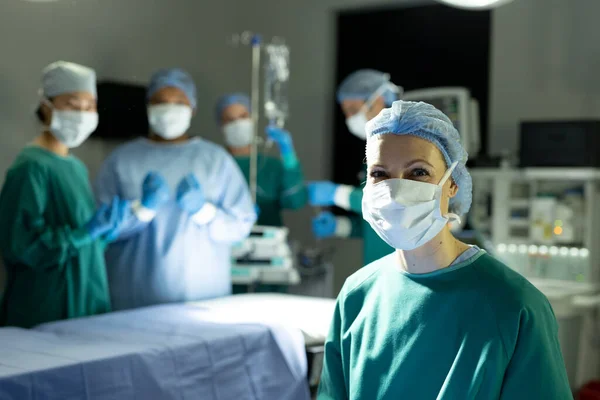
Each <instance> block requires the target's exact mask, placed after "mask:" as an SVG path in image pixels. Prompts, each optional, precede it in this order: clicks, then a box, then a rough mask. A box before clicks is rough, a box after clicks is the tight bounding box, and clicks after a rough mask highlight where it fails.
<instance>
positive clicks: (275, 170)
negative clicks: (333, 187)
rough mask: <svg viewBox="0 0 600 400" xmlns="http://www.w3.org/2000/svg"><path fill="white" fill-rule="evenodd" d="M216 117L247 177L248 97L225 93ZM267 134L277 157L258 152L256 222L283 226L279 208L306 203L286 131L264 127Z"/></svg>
mask: <svg viewBox="0 0 600 400" xmlns="http://www.w3.org/2000/svg"><path fill="white" fill-rule="evenodd" d="M216 119H217V122H218V124H219V126H220V127H221V130H222V132H223V135H224V138H225V144H226V145H227V149H228V150H229V152H230V153H231V154H232V155H233V157H234V158H235V161H236V162H237V164H238V166H239V167H240V169H241V170H242V172H243V174H244V176H245V177H246V180H247V181H249V180H250V150H251V143H252V138H253V122H252V119H251V118H250V99H249V98H248V96H247V95H245V94H243V93H233V94H228V95H225V96H223V97H221V98H220V99H219V101H218V102H217V106H216ZM267 137H268V139H270V140H272V141H273V142H274V143H275V144H276V145H277V146H278V148H279V153H280V157H275V156H271V155H267V154H264V153H263V152H259V153H258V160H257V188H256V203H257V204H256V205H257V206H258V210H259V216H258V221H257V225H261V226H276V227H280V226H283V216H282V211H283V210H299V209H300V208H302V207H304V206H305V205H306V203H307V192H306V187H305V184H304V175H303V174H302V166H301V165H300V161H299V160H298V158H297V157H296V151H295V150H294V145H293V143H292V138H291V136H290V134H289V132H287V131H285V130H283V129H280V128H278V127H275V126H269V127H267Z"/></svg>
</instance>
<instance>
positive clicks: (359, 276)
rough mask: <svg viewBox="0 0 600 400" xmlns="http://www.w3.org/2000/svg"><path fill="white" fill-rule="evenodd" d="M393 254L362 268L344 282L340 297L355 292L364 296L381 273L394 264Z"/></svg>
mask: <svg viewBox="0 0 600 400" xmlns="http://www.w3.org/2000/svg"><path fill="white" fill-rule="evenodd" d="M394 254H395V253H392V254H389V255H387V256H385V257H382V258H380V259H379V260H375V261H373V262H372V263H370V264H367V265H366V266H364V267H362V268H361V269H359V270H358V271H356V272H355V273H353V274H352V275H350V276H349V277H348V278H347V279H346V281H345V282H344V286H343V287H342V291H341V292H340V296H349V295H351V294H353V293H355V292H361V293H363V295H364V294H366V293H367V292H368V291H369V289H370V288H371V287H372V286H373V285H374V284H375V283H376V281H377V278H378V277H379V276H380V275H381V272H382V271H383V270H384V269H385V268H386V267H387V266H389V264H390V263H393V262H394Z"/></svg>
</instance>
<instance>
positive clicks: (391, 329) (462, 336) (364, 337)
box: [318, 251, 572, 400]
mask: <svg viewBox="0 0 600 400" xmlns="http://www.w3.org/2000/svg"><path fill="white" fill-rule="evenodd" d="M318 399H319V400H332V399H335V400H342V399H370V400H384V399H386V400H387V399H390V400H391V399H394V400H396V399H419V400H436V399H437V400H458V399H460V400H472V399H482V400H489V399H502V400H504V399H506V400H519V399H522V400H530V399H544V400H566V399H572V395H571V391H570V388H569V382H568V379H567V374H566V370H565V364H564V361H563V358H562V354H561V350H560V345H559V342H558V326H557V322H556V319H555V317H554V313H553V311H552V308H551V306H550V304H549V302H548V300H547V299H546V297H545V296H544V295H543V294H542V293H541V292H540V291H539V290H537V289H536V288H535V287H534V286H533V285H531V284H530V283H529V282H528V281H527V280H526V279H525V278H523V277H522V276H521V275H519V274H518V273H516V272H515V271H513V270H511V269H510V268H508V267H507V266H505V265H503V264H502V263H501V262H499V261H497V260H496V259H494V258H493V257H491V256H489V255H488V254H487V253H485V252H484V251H479V252H477V253H476V255H474V256H472V257H471V258H468V259H467V260H466V261H464V262H460V263H458V264H455V265H452V266H450V267H447V268H444V269H441V270H438V271H435V272H432V273H427V274H418V275H416V274H408V273H406V272H403V271H401V270H400V269H399V267H398V265H397V259H396V256H395V255H394V254H391V255H389V256H387V257H384V258H382V259H380V260H378V261H376V262H374V263H372V264H370V265H368V266H366V267H364V268H362V269H361V270H359V271H358V272H357V273H355V274H354V275H352V276H351V277H350V278H349V279H348V280H347V281H346V283H345V284H344V287H343V288H342V291H341V293H340V295H339V297H338V299H337V305H336V309H335V313H334V317H333V322H332V325H331V330H330V334H329V337H328V339H327V341H326V344H325V361H324V366H323V373H322V378H321V385H320V388H319V395H318Z"/></svg>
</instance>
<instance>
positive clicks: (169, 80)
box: [146, 68, 196, 108]
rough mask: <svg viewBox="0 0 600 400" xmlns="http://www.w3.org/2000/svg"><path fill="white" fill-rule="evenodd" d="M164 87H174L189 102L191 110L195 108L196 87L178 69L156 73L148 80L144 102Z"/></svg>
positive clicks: (185, 73) (190, 78) (187, 76)
mask: <svg viewBox="0 0 600 400" xmlns="http://www.w3.org/2000/svg"><path fill="white" fill-rule="evenodd" d="M165 87H174V88H177V89H180V90H182V91H183V92H184V93H185V95H186V96H187V98H188V100H189V101H190V104H191V105H192V108H196V85H195V84H194V81H193V79H192V77H191V76H190V75H189V74H188V73H187V72H185V71H184V70H182V69H179V68H170V69H161V70H159V71H157V72H156V73H155V74H154V75H152V78H150V84H149V85H148V92H147V94H146V100H150V98H151V97H152V95H153V94H154V93H156V92H157V91H159V90H160V89H162V88H165Z"/></svg>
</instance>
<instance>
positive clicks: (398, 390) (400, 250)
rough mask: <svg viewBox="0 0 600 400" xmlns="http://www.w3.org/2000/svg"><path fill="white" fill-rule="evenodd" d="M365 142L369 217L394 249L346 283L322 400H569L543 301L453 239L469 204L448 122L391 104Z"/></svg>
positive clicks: (424, 108) (414, 106) (554, 327)
mask: <svg viewBox="0 0 600 400" xmlns="http://www.w3.org/2000/svg"><path fill="white" fill-rule="evenodd" d="M366 133H367V145H366V155H367V165H368V177H367V183H366V185H365V189H364V194H363V200H362V211H363V217H364V219H365V221H367V223H368V224H369V225H370V226H371V227H372V228H373V230H374V231H375V232H376V233H377V234H378V235H379V237H381V239H382V240H384V241H385V242H386V243H387V244H388V245H389V246H390V247H392V248H393V249H395V251H394V252H393V253H391V254H389V255H387V256H385V257H383V258H380V259H379V260H376V261H374V262H372V263H371V264H369V265H367V266H365V267H363V268H362V269H360V270H359V271H358V272H356V273H355V274H353V275H352V276H351V277H349V278H348V279H347V280H346V282H345V284H344V286H343V288H342V290H341V292H340V294H339V296H338V299H337V304H336V308H335V312H334V316H333V322H332V324H331V328H330V333H329V336H328V338H327V340H326V343H325V353H324V365H323V373H322V377H321V383H320V388H319V393H318V397H317V398H318V399H319V400H343V399H349V400H358V399H371V400H388V399H389V400H392V399H394V400H395V399H432V400H433V399H438V400H456V399H461V400H479V399H481V400H489V399H500V400H529V399H544V400H567V399H572V398H573V397H572V394H571V390H570V387H569V382H568V378H567V374H566V368H565V363H564V360H563V357H562V354H561V349H560V344H559V340H558V324H557V322H556V318H555V316H554V313H553V311H552V307H551V305H550V303H549V302H548V299H546V297H545V296H544V295H543V294H542V293H541V292H540V291H539V290H538V289H536V288H535V287H534V286H533V285H532V284H531V283H530V282H529V281H528V280H527V279H526V278H524V277H523V276H521V275H519V274H518V273H517V272H515V270H514V269H511V268H509V267H508V266H506V265H504V264H503V263H502V262H500V261H499V260H497V259H495V258H494V257H492V256H490V255H489V254H487V253H486V252H485V251H483V250H481V249H479V248H477V247H476V246H469V245H467V244H465V243H462V242H460V241H459V240H457V239H456V238H455V237H454V236H453V235H452V232H451V230H450V223H451V222H452V221H459V220H460V218H461V217H462V216H464V215H466V213H467V212H468V211H469V208H470V206H471V200H472V181H471V177H470V175H469V172H468V171H467V169H466V162H467V153H466V151H465V150H464V148H463V147H462V145H461V143H460V136H459V133H458V132H457V131H456V129H455V128H454V126H453V125H452V122H451V121H450V120H449V119H448V117H446V116H445V115H444V114H443V113H442V112H441V111H439V110H437V109H436V108H434V107H433V106H431V105H429V104H425V103H414V102H404V101H396V102H394V103H393V104H392V106H391V108H387V109H385V110H383V111H382V112H381V113H380V114H379V115H378V116H377V117H375V118H374V119H372V120H371V121H369V123H368V124H367V128H366Z"/></svg>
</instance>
